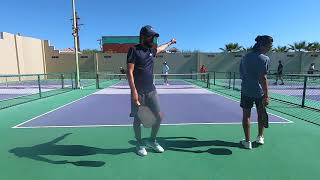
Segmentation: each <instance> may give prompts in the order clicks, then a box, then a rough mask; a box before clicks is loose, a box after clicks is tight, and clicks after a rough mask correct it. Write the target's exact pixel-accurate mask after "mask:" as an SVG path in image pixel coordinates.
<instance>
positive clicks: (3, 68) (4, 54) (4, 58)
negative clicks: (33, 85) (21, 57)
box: [0, 32, 19, 74]
mask: <svg viewBox="0 0 320 180" xmlns="http://www.w3.org/2000/svg"><path fill="white" fill-rule="evenodd" d="M1 34H2V35H1V37H2V38H1V39H0V54H1V57H0V74H19V72H18V62H17V53H16V44H15V36H14V35H11V34H9V33H5V32H3V33H1Z"/></svg>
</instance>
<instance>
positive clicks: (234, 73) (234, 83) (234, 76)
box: [233, 72, 236, 90]
mask: <svg viewBox="0 0 320 180" xmlns="http://www.w3.org/2000/svg"><path fill="white" fill-rule="evenodd" d="M235 86H236V72H233V90H235Z"/></svg>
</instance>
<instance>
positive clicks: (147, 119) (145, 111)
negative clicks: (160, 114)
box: [137, 106, 157, 128]
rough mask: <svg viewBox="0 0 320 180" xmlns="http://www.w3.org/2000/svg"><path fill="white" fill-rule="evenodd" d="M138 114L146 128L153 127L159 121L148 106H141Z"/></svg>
mask: <svg viewBox="0 0 320 180" xmlns="http://www.w3.org/2000/svg"><path fill="white" fill-rule="evenodd" d="M137 116H138V118H139V119H140V121H141V123H142V124H143V126H144V127H145V128H151V127H152V126H153V125H154V124H155V123H156V121H157V119H156V116H155V115H154V114H153V112H152V111H151V110H150V108H149V107H147V106H139V107H138V112H137Z"/></svg>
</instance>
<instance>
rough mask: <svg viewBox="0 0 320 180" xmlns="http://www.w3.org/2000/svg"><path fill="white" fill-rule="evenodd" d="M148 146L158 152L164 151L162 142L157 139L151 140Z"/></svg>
mask: <svg viewBox="0 0 320 180" xmlns="http://www.w3.org/2000/svg"><path fill="white" fill-rule="evenodd" d="M148 147H150V148H152V149H153V150H155V151H156V152H158V153H163V152H164V149H163V148H162V147H161V146H160V144H159V143H158V142H157V141H149V142H148Z"/></svg>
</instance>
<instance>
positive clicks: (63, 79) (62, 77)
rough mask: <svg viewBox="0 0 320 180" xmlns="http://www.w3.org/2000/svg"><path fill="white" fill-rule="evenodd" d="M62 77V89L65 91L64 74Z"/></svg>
mask: <svg viewBox="0 0 320 180" xmlns="http://www.w3.org/2000/svg"><path fill="white" fill-rule="evenodd" d="M60 77H61V86H62V89H64V74H61V75H60Z"/></svg>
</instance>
